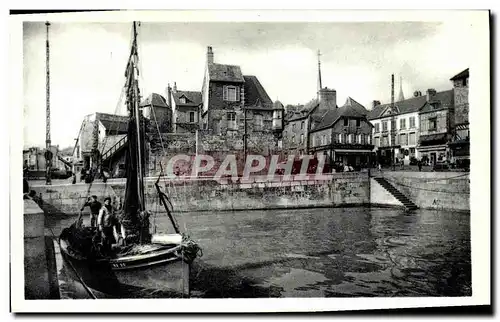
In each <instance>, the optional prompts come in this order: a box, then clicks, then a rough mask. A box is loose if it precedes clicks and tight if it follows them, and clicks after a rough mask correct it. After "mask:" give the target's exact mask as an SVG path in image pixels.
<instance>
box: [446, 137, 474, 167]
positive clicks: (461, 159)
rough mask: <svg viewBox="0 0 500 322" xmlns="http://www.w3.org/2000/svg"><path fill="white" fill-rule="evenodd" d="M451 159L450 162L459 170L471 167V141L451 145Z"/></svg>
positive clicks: (455, 142) (461, 141)
mask: <svg viewBox="0 0 500 322" xmlns="http://www.w3.org/2000/svg"><path fill="white" fill-rule="evenodd" d="M449 147H450V152H451V158H450V162H451V163H452V164H455V165H456V166H457V167H459V168H466V167H468V166H470V141H469V140H459V141H454V142H450V144H449Z"/></svg>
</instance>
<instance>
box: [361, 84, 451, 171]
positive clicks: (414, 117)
mask: <svg viewBox="0 0 500 322" xmlns="http://www.w3.org/2000/svg"><path fill="white" fill-rule="evenodd" d="M400 84H401V80H400ZM450 93H451V91H444V92H439V93H436V91H435V90H433V89H429V90H428V91H427V93H426V95H425V96H423V95H422V93H421V92H420V91H415V92H414V94H413V97H411V98H408V99H404V94H403V90H402V85H400V91H399V95H398V101H396V102H394V104H392V103H388V104H380V102H379V101H373V105H372V110H371V111H370V112H369V115H368V119H369V120H370V122H371V123H372V124H373V133H372V136H373V143H374V146H375V152H376V155H377V162H379V163H380V164H382V165H392V164H394V162H395V161H396V159H397V161H399V162H400V161H401V160H404V162H405V164H409V163H414V162H416V161H417V160H419V159H420V158H421V157H422V156H423V155H427V152H428V151H432V150H433V149H434V148H437V146H438V145H440V144H441V141H442V139H445V138H443V137H437V136H427V135H429V134H435V133H441V132H435V133H434V132H432V131H433V130H431V132H429V131H427V130H425V131H424V133H422V130H423V128H422V124H424V123H425V126H424V128H425V129H428V128H429V127H428V123H427V122H428V119H429V118H430V119H431V120H433V116H432V115H434V114H435V112H438V113H439V111H435V112H432V110H433V109H434V108H431V107H432V106H438V105H439V106H441V107H444V106H446V109H448V108H449V107H450V104H451V103H452V101H450ZM429 111H430V113H427V112H429ZM446 111H448V110H446ZM442 113H447V112H442ZM422 117H423V118H425V121H423V122H422V121H421V118H422ZM446 129H448V128H446ZM422 135H423V137H421V136H422ZM436 140H437V141H436ZM427 157H429V155H427Z"/></svg>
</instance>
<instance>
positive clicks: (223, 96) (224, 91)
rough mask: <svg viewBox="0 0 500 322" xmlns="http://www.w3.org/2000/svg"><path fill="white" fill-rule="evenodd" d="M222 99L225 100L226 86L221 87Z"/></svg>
mask: <svg viewBox="0 0 500 322" xmlns="http://www.w3.org/2000/svg"><path fill="white" fill-rule="evenodd" d="M222 99H223V100H225V101H227V86H224V87H223V94H222Z"/></svg>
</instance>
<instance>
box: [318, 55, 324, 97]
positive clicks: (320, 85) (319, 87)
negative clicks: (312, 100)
mask: <svg viewBox="0 0 500 322" xmlns="http://www.w3.org/2000/svg"><path fill="white" fill-rule="evenodd" d="M320 56H321V52H320V51H319V50H318V99H319V91H320V90H321V89H322V88H323V86H322V84H321V60H320Z"/></svg>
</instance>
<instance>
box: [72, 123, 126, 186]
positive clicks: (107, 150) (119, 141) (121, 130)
mask: <svg viewBox="0 0 500 322" xmlns="http://www.w3.org/2000/svg"><path fill="white" fill-rule="evenodd" d="M128 121H129V118H128V117H127V116H121V115H113V114H106V113H93V114H90V115H87V116H85V118H84V119H83V121H82V125H81V127H80V131H79V133H78V137H77V138H76V143H75V148H74V150H73V172H74V173H80V171H81V170H82V169H90V168H93V167H94V166H95V164H94V162H96V160H100V162H101V165H102V166H103V167H106V168H108V169H109V171H111V174H112V175H113V176H118V175H119V173H120V172H124V170H125V153H124V149H123V148H124V147H125V146H126V145H127V135H126V134H127V130H128ZM96 150H97V151H98V153H97V154H95V153H96Z"/></svg>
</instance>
